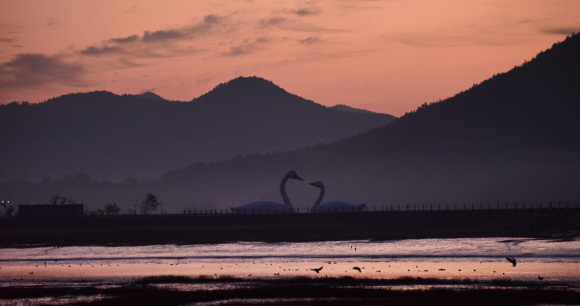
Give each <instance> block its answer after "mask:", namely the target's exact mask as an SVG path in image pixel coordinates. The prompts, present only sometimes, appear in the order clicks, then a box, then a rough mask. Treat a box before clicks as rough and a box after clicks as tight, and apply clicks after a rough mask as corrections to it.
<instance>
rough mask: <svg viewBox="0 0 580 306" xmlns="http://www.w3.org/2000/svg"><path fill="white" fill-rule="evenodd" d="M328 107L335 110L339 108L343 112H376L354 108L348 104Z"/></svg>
mask: <svg viewBox="0 0 580 306" xmlns="http://www.w3.org/2000/svg"><path fill="white" fill-rule="evenodd" d="M330 108H331V109H336V110H339V111H343V112H352V113H367V114H376V113H375V112H371V111H369V110H366V109H360V108H354V107H350V106H348V105H343V104H338V105H335V106H331V107H330Z"/></svg>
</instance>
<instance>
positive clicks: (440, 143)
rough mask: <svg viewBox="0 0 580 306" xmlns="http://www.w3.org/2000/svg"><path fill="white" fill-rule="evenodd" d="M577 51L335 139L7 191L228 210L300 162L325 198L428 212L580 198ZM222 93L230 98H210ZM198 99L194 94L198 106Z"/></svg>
mask: <svg viewBox="0 0 580 306" xmlns="http://www.w3.org/2000/svg"><path fill="white" fill-rule="evenodd" d="M578 54H580V34H576V35H573V36H571V37H568V38H567V39H566V40H565V41H563V42H561V43H557V44H554V45H553V46H552V48H551V49H549V50H547V51H544V52H541V53H539V54H538V55H537V56H536V58H534V59H533V60H532V61H530V62H526V63H524V64H523V65H521V66H518V67H515V68H514V69H512V70H510V71H509V72H506V73H501V74H498V75H495V76H493V77H492V78H490V79H488V80H486V81H484V82H482V83H481V84H478V85H474V86H473V87H472V88H470V89H469V90H467V91H464V92H461V93H459V94H457V95H455V96H453V97H451V98H448V99H445V100H443V101H438V102H435V103H431V104H424V105H423V106H421V107H419V108H418V109H417V110H416V111H413V112H411V113H408V114H406V115H405V116H403V117H401V118H399V119H397V120H396V121H394V122H393V123H391V124H389V125H386V126H383V127H380V128H376V129H373V130H371V131H369V132H367V133H364V134H361V135H357V136H353V137H350V138H347V139H343V140H340V141H337V142H334V143H331V144H328V145H318V146H315V147H311V148H306V149H300V150H297V151H292V152H288V153H272V154H266V155H248V156H244V157H237V158H234V159H233V160H230V161H225V162H216V163H209V164H208V163H196V164H192V165H190V166H188V167H186V168H183V169H176V170H173V171H170V172H167V173H166V174H164V175H163V176H162V177H161V178H160V179H158V180H154V181H143V182H139V181H135V180H131V181H127V182H125V183H122V184H111V183H103V182H102V183H97V182H92V181H91V180H90V179H89V178H88V177H87V176H83V175H78V176H76V177H65V178H63V179H59V180H56V181H46V182H43V183H40V184H30V183H23V182H14V183H5V184H2V185H0V191H1V192H2V194H5V195H10V197H11V199H10V200H12V201H23V202H27V201H28V202H33V201H34V200H35V199H38V198H39V197H40V196H41V195H42V196H43V197H44V198H47V197H49V196H50V195H51V194H53V193H56V192H58V193H60V194H67V195H69V196H70V197H73V198H75V199H77V201H92V203H95V205H96V203H99V204H98V205H104V203H110V202H113V201H116V202H117V203H119V204H120V206H123V207H132V204H133V203H134V201H135V198H136V197H143V196H144V195H145V194H147V193H148V192H152V193H154V194H155V195H157V196H158V198H159V199H160V200H161V201H162V202H164V203H165V206H164V207H166V208H168V209H170V210H173V211H181V210H182V209H188V208H192V209H194V208H197V209H199V208H204V207H205V208H213V207H215V208H227V207H230V206H238V205H241V204H245V203H247V202H250V201H255V200H277V201H279V200H280V195H279V194H278V184H279V182H280V179H281V177H282V176H283V175H284V173H286V172H287V171H288V170H289V169H294V170H296V172H297V173H298V174H299V175H300V176H301V177H302V178H304V179H305V181H306V182H313V181H317V180H321V181H323V182H324V184H325V186H326V196H325V200H324V201H332V200H344V201H349V202H353V203H357V204H362V203H366V204H367V207H369V209H371V210H372V208H373V206H376V207H377V208H380V207H381V205H387V206H389V205H394V207H395V209H396V207H397V205H401V207H402V208H404V207H406V204H410V205H411V207H413V205H417V204H418V205H419V207H421V205H425V204H427V206H426V207H427V209H429V204H434V205H435V207H437V206H436V205H437V204H439V203H442V204H444V205H445V204H446V203H452V204H453V203H458V204H459V205H460V207H461V204H462V203H468V205H469V203H472V202H475V203H494V204H495V203H496V202H498V201H501V202H502V203H504V202H510V203H513V202H514V201H518V202H520V203H521V202H522V201H525V202H528V203H529V202H530V201H535V202H536V205H537V204H538V202H539V201H543V202H544V203H546V202H547V201H562V202H565V201H577V200H578V199H579V198H580V188H578V186H580V159H579V158H578V152H579V151H580V137H579V136H580V120H578V118H580V86H578V84H579V83H580V57H579V56H578ZM218 89H219V88H218ZM272 90H273V91H274V90H275V89H272ZM218 94H219V95H225V94H223V93H220V92H219V91H217V92H210V93H208V96H210V95H218ZM264 95H266V93H264ZM202 98H203V97H200V98H199V100H201V101H197V100H196V101H195V102H196V103H203V102H202V101H203V99H202ZM282 104H283V103H282ZM341 113H346V112H341ZM287 191H288V194H289V195H290V198H291V200H292V202H293V204H294V205H295V206H298V207H301V209H302V210H303V209H305V207H306V206H311V205H312V204H313V203H314V201H315V199H316V198H317V196H318V190H317V189H316V188H313V187H312V186H310V185H308V184H307V183H304V182H292V184H290V183H289V184H287ZM16 199H18V200H16ZM101 203H102V204H101ZM544 205H545V204H544ZM444 207H445V206H444ZM451 207H453V205H451ZM536 207H537V206H536Z"/></svg>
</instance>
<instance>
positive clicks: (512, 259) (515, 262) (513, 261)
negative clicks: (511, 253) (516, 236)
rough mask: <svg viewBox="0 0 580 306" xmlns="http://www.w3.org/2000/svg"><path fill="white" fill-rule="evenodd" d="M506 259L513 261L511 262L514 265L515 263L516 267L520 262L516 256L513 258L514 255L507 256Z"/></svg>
mask: <svg viewBox="0 0 580 306" xmlns="http://www.w3.org/2000/svg"><path fill="white" fill-rule="evenodd" d="M505 259H507V261H509V262H511V263H512V265H514V267H515V266H516V264H517V263H518V262H517V261H516V259H515V258H513V257H506V258H505Z"/></svg>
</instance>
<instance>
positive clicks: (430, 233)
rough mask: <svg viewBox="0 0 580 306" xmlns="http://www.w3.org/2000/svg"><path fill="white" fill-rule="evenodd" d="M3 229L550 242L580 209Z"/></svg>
mask: <svg viewBox="0 0 580 306" xmlns="http://www.w3.org/2000/svg"><path fill="white" fill-rule="evenodd" d="M0 229H2V231H3V233H4V236H3V238H2V240H1V241H0V246H2V247H15V246H16V247H17V246H33V245H36V246H38V245H49V246H53V245H54V246H70V245H151V244H199V243H224V242H231V241H265V242H283V241H286V242H299V241H332V240H359V239H360V240H362V239H371V240H393V239H411V238H466V237H510V236H512V237H513V236H520V237H547V236H550V235H553V234H561V233H565V232H570V231H578V230H580V209H579V208H569V209H553V210H548V209H545V210H543V211H540V210H536V211H534V210H521V209H520V210H473V211H469V210H467V211H461V210H458V211H455V210H449V211H412V212H407V211H401V212H363V213H350V214H341V213H336V214H286V215H249V216H237V215H223V216H220V215H217V216H207V217H202V218H201V217H196V216H191V215H148V216H142V215H121V216H84V217H74V218H2V219H0Z"/></svg>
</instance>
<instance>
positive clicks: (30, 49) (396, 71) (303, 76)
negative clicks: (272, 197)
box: [0, 0, 580, 116]
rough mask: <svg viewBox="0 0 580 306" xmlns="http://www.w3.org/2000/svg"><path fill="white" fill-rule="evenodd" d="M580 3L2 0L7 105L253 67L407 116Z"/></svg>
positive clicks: (309, 95) (180, 92) (504, 65)
mask: <svg viewBox="0 0 580 306" xmlns="http://www.w3.org/2000/svg"><path fill="white" fill-rule="evenodd" d="M579 16H580V1H577V0H569V1H557V0H546V1H534V0H525V1H520V0H487V1H484V0H472V1H464V0H441V1H413V0H408V1H397V0H386V1H380V0H379V1H354V0H352V1H351V0H336V1H316V0H314V1H284V0H282V1H241V0H223V1H203V0H201V1H147V0H135V1H109V0H98V1H89V0H87V1H84V0H83V1H63V0H54V1H29V0H1V1H0V103H2V104H5V103H9V102H12V101H28V102H31V103H36V102H42V101H44V100H46V99H49V98H52V97H57V96H60V95H63V94H67V93H73V92H88V91H94V90H107V91H111V92H113V93H116V94H125V93H128V94H139V93H142V92H145V91H153V92H155V93H157V94H159V95H160V96H162V97H164V98H166V99H169V100H180V101H190V100H191V99H193V98H195V97H198V96H200V95H201V94H203V93H205V92H207V91H209V90H211V89H212V88H213V87H214V86H216V85H217V84H219V83H222V82H226V81H228V80H230V79H233V78H235V77H238V76H253V75H255V76H259V77H263V78H265V79H268V80H271V81H272V82H274V83H275V84H277V85H279V86H280V87H282V88H284V89H286V90H287V91H289V92H291V93H294V94H297V95H299V96H301V97H304V98H306V99H310V100H313V101H314V102H316V103H320V104H323V105H326V106H332V105H335V104H346V105H350V106H353V107H358V108H365V109H369V110H372V111H376V112H384V113H389V114H392V115H395V116H401V115H403V114H404V113H405V112H408V111H412V110H414V109H416V108H417V107H418V106H419V105H421V104H423V103H424V102H433V101H436V100H439V99H443V98H446V97H449V96H451V95H454V94H455V93H457V92H459V91H461V90H465V89H468V88H469V87H471V86H472V85H473V84H474V83H479V82H481V81H483V80H485V79H487V78H489V77H491V76H492V75H493V74H495V73H499V72H505V71H507V70H509V69H511V68H513V67H514V66H515V65H520V64H522V63H523V62H524V61H525V60H530V59H532V58H533V57H534V56H535V55H536V54H537V53H538V52H540V51H542V50H545V49H547V48H549V47H550V46H551V45H552V44H553V43H555V42H557V41H561V40H563V39H564V38H565V37H566V35H570V34H572V33H573V32H577V31H579V30H580V17H579Z"/></svg>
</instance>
